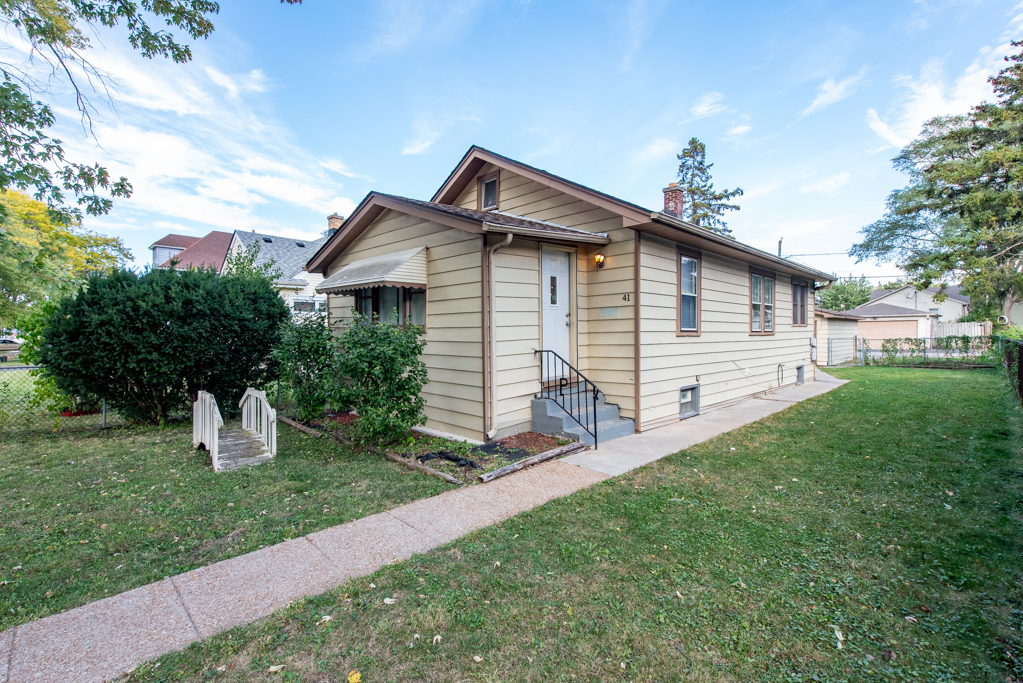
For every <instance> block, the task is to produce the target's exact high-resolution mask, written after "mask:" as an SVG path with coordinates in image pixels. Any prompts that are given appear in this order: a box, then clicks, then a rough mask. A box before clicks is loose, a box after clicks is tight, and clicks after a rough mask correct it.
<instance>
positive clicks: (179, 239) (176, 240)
mask: <svg viewBox="0 0 1023 683" xmlns="http://www.w3.org/2000/svg"><path fill="white" fill-rule="evenodd" d="M201 239H202V238H201V237H192V236H191V235H175V234H174V233H171V234H169V235H166V236H164V237H161V238H160V239H158V240H156V241H155V242H153V243H152V244H150V245H149V248H150V249H152V248H153V247H171V248H172V249H187V248H188V247H190V246H192V245H193V244H195V243H196V242H198V241H199V240H201Z"/></svg>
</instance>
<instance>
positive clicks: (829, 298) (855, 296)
mask: <svg viewBox="0 0 1023 683" xmlns="http://www.w3.org/2000/svg"><path fill="white" fill-rule="evenodd" d="M873 291H874V287H873V286H872V285H871V284H870V281H869V280H867V278H866V277H864V276H860V277H859V278H854V277H852V276H850V277H847V278H842V279H840V280H839V281H838V282H836V283H835V284H833V285H832V286H830V287H828V288H827V289H824V290H821V292H820V293H819V294H818V295H817V298H818V299H819V301H820V305H821V307H822V308H826V309H828V310H830V311H848V310H849V309H851V308H856V307H857V306H859V305H861V304H865V303H867V302H868V301H870V293H871V292H873Z"/></svg>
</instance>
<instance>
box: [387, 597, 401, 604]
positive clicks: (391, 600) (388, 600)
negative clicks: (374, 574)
mask: <svg viewBox="0 0 1023 683" xmlns="http://www.w3.org/2000/svg"><path fill="white" fill-rule="evenodd" d="M396 602H398V601H397V600H395V599H394V598H384V604H385V605H393V604H394V603H396Z"/></svg>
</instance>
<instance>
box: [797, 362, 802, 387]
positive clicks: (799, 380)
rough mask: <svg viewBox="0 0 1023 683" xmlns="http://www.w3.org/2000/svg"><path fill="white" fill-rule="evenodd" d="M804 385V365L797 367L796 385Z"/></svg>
mask: <svg viewBox="0 0 1023 683" xmlns="http://www.w3.org/2000/svg"><path fill="white" fill-rule="evenodd" d="M802 383H803V366H802V365H797V366H796V384H802Z"/></svg>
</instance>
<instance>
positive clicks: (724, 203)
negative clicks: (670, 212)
mask: <svg viewBox="0 0 1023 683" xmlns="http://www.w3.org/2000/svg"><path fill="white" fill-rule="evenodd" d="M678 161H679V164H678V180H679V182H678V186H679V188H680V189H681V190H682V195H683V205H682V218H684V219H685V220H687V221H689V222H690V223H695V224H696V225H699V226H700V227H704V228H709V229H711V230H713V231H714V232H720V233H721V234H723V235H730V234H731V232H732V231H731V230H730V229H729V227H728V225H727V224H725V222H724V221H723V220H722V219H721V216H723V215H724V213H725V211H738V210H739V207H738V205H736V204H731V203H729V202H730V201H731V200H732V199H735V198H736V197H741V196H742V190H741V189H739V188H735V189H734V190H720V191H715V190H714V183H712V182H711V175H710V169H711V168H712V167H713V166H714V164H708V163H707V146H706V145H704V144H703V143H702V142H700V141H699V140H697V139H696V138H691V139H690V140H689V145H688V146H687V147H686V148H685V149H684V150H683V151H682V153H681V154H679V155H678Z"/></svg>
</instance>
